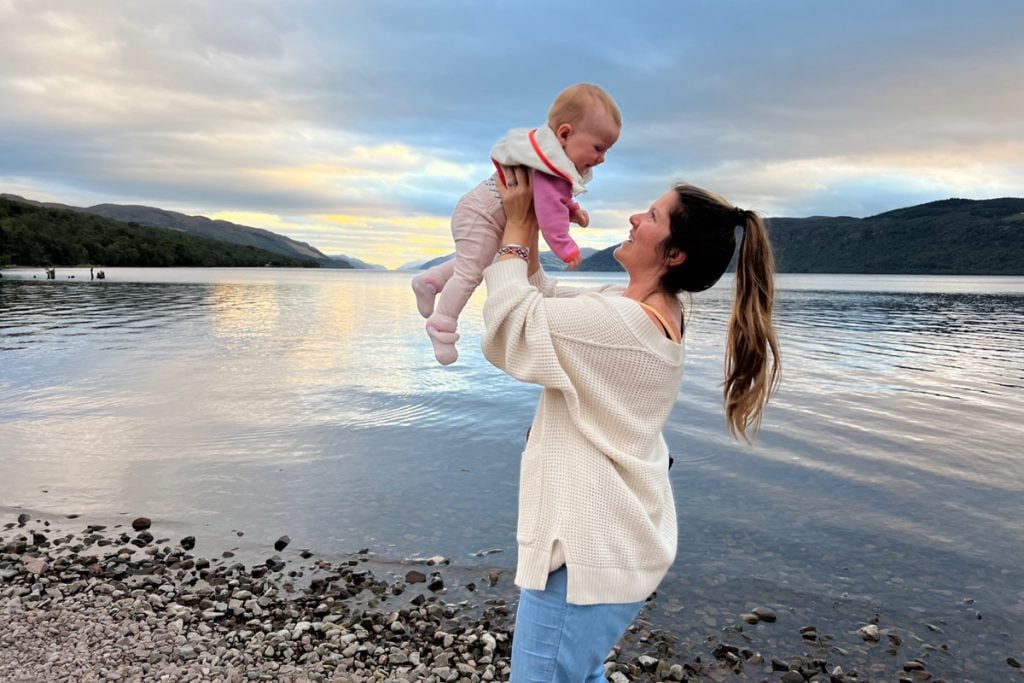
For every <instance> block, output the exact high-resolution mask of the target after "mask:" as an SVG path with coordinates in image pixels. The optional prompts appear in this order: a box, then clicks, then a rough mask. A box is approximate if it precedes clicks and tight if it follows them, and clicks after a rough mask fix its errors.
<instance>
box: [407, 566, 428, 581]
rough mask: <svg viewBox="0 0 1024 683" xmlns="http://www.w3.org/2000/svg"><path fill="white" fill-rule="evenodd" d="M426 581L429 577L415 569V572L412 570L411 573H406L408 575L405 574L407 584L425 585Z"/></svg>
mask: <svg viewBox="0 0 1024 683" xmlns="http://www.w3.org/2000/svg"><path fill="white" fill-rule="evenodd" d="M426 580H427V575H426V574H424V573H423V572H418V571H416V570H415V569H413V570H411V571H409V572H406V574H405V582H406V583H425V582H426Z"/></svg>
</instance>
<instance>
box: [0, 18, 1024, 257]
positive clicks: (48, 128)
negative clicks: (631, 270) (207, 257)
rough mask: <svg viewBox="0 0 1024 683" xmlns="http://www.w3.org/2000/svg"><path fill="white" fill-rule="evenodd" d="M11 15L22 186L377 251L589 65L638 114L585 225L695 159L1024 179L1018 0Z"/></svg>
mask: <svg viewBox="0 0 1024 683" xmlns="http://www.w3.org/2000/svg"><path fill="white" fill-rule="evenodd" d="M541 17H542V19H541ZM0 24H2V25H4V26H6V27H13V30H8V31H7V32H6V33H5V40H4V41H3V42H0V62H2V63H3V65H4V68H3V70H2V72H0V100H2V101H3V102H4V106H3V107H2V108H0V139H2V141H3V144H2V145H0V178H2V179H3V183H4V187H3V188H0V189H3V190H6V191H10V190H11V189H12V188H18V189H19V191H20V193H22V194H27V195H29V196H37V197H39V198H44V197H45V198H50V199H57V200H58V201H65V202H67V203H81V204H90V203H98V202H100V201H111V202H120V203H146V204H155V205H159V206H164V207H166V208H170V209H175V210H179V211H184V212H186V213H203V214H206V215H210V214H214V213H221V212H228V213H231V214H232V215H249V216H250V217H251V220H253V221H255V220H257V219H259V220H265V221H267V222H266V223H265V224H262V227H268V228H271V229H278V230H281V231H286V230H287V231H288V232H286V234H289V235H290V236H292V237H295V238H296V239H302V240H304V241H309V242H311V243H312V244H314V245H315V246H317V247H319V248H321V249H322V250H326V251H340V252H344V253H349V254H352V255H354V256H358V257H360V258H364V259H365V260H368V261H378V262H380V261H382V260H385V259H391V258H392V255H394V254H398V253H402V254H405V253H411V252H412V251H414V250H422V251H423V252H424V253H425V255H429V254H431V253H435V252H437V251H439V250H440V251H442V252H443V251H444V250H446V249H448V244H449V241H450V237H449V235H448V234H447V227H446V226H447V220H448V214H449V213H450V211H451V209H452V207H453V206H454V205H455V203H456V201H457V200H458V198H459V196H460V195H461V194H462V193H464V192H466V191H467V190H469V189H470V188H471V187H472V186H473V185H474V184H476V183H477V182H479V181H480V180H481V179H482V178H483V177H485V176H486V175H487V174H488V173H489V172H490V168H489V164H488V160H487V158H486V153H487V150H488V149H489V148H490V145H491V144H492V143H493V142H494V141H495V140H496V139H497V138H499V137H500V136H501V135H502V134H503V133H504V131H505V130H506V129H508V128H511V127H516V126H524V125H536V124H539V123H541V122H542V121H543V120H544V118H545V115H546V110H547V107H548V106H549V104H550V101H551V99H552V98H553V97H554V95H555V94H556V93H557V92H558V91H559V90H560V89H561V88H562V87H564V86H565V85H567V84H569V83H572V82H575V81H592V82H597V83H600V84H602V85H604V86H605V87H606V88H607V89H608V90H609V91H610V92H611V93H612V94H613V96H614V97H615V98H616V99H617V101H618V102H619V104H620V106H621V108H622V112H623V118H624V123H625V125H624V129H623V134H622V136H621V138H620V142H619V143H618V144H617V145H616V147H615V148H614V149H613V150H612V151H611V153H610V154H609V157H608V162H607V163H606V165H605V166H604V167H602V168H600V169H598V171H597V174H596V178H595V181H594V182H593V183H592V184H591V186H590V192H589V193H588V194H587V195H585V197H584V198H583V203H584V205H585V206H586V207H587V208H588V209H589V210H590V211H591V214H592V216H594V218H595V220H594V227H593V228H590V229H589V230H588V231H580V235H579V237H580V241H581V243H586V244H591V245H594V246H606V244H605V243H606V242H607V243H609V244H610V243H612V242H613V241H616V240H618V239H621V230H622V229H623V227H624V225H626V220H627V218H628V215H629V214H630V213H632V212H634V211H637V210H640V209H642V208H644V207H646V205H647V204H649V203H650V201H652V200H653V199H654V198H655V197H657V196H658V195H659V194H660V193H661V192H663V191H664V190H665V188H666V187H667V186H668V185H669V183H671V182H672V181H674V180H686V181H689V182H694V183H697V184H704V185H707V186H708V187H710V188H711V189H714V190H716V191H718V192H720V193H721V194H723V195H725V196H726V197H729V198H730V199H733V200H734V201H736V202H737V203H740V204H741V205H745V206H751V207H753V208H759V209H761V210H762V211H764V212H766V213H769V214H775V213H785V214H788V215H808V214H810V213H825V214H833V213H834V214H851V215H865V214H868V213H877V212H879V211H882V210H886V209H891V208H896V207H898V206H903V205H908V204H912V203H917V202H921V201H927V200H931V199H939V198H943V197H946V196H951V195H959V196H969V197H976V198H982V197H988V196H998V195H1019V194H1020V188H1021V187H1024V172H1022V169H1021V164H1020V162H1018V161H1017V159H1020V158H1022V156H1021V151H1022V149H1021V141H1022V140H1024V117H1021V116H1020V112H1021V111H1024V41H1021V40H1020V39H1019V35H1018V34H1019V28H1018V27H1019V26H1021V25H1024V4H1021V3H1018V2H1016V1H1015V0H1006V1H1005V2H986V3H980V4H976V5H971V6H967V5H965V4H963V3H959V2H952V1H947V0H937V1H936V2H931V3H929V4H928V7H927V11H924V10H922V9H921V7H920V6H919V5H916V4H893V3H891V2H883V1H881V0H864V1H863V2H859V3H857V4H856V5H847V4H839V3H820V2H813V1H811V0H785V1H783V2H779V3H770V4H767V3H760V2H744V1H740V2H736V3H730V4H721V3H714V4H712V3H704V2H688V3H681V4H677V5H674V6H661V7H651V6H644V5H640V6H629V7H625V6H622V5H621V4H619V3H612V2H610V1H608V0H595V1H594V2H592V3H590V4H588V7H587V11H586V12H580V11H579V8H578V7H575V6H569V5H567V6H561V5H550V4H540V3H537V4H532V3H518V4H511V5H509V4H498V5H481V4H479V3H475V2H470V1H469V0H461V1H460V0H455V1H453V2H446V3H430V4H420V3H407V2H399V1H397V0H380V1H379V2H374V3H357V2H349V1H343V2H327V1H317V0H303V1H302V2H297V3H289V4H288V5H283V4H281V3H275V2H270V1H269V0H251V1H245V2H243V1H242V0H221V1H219V2H217V3H210V2H204V1H201V0H183V1H182V2H178V3H161V2H157V1H156V0H140V1H138V2H131V3H124V2H119V1H116V0H81V1H80V2H76V3H67V2H63V1H61V0H0ZM339 216H344V217H346V218H345V219H344V220H340V219H337V217H339ZM326 217H334V218H326ZM251 224H256V225H259V224H257V223H255V222H253V223H251ZM273 226H276V227H273ZM293 230H294V231H295V232H294V233H293V232H291V231H293ZM382 236H383V238H382ZM395 258H396V259H399V257H398V256H395ZM411 258H412V257H410V258H404V256H403V257H401V259H400V260H410V259H411Z"/></svg>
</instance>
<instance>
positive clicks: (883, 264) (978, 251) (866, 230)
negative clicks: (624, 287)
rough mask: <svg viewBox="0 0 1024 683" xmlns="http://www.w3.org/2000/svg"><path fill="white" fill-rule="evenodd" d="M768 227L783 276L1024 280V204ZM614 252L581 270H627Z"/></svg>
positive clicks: (962, 203) (776, 222) (935, 206)
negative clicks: (1003, 277) (1000, 277)
mask: <svg viewBox="0 0 1024 683" xmlns="http://www.w3.org/2000/svg"><path fill="white" fill-rule="evenodd" d="M767 223H768V229H769V232H770V235H771V241H772V247H773V248H774V250H775V258H776V261H777V264H778V270H779V272H782V273H876V274H882V273H892V274H901V273H905V274H937V275H938V274H942V275H1024V199H1015V198H1007V199H986V200H980V201H975V200H970V199H947V200H943V201H938V202H931V203H928V204H921V205H919V206H912V207H909V208H906V209H897V210H895V211H888V212H886V213H881V214H878V215H877V216H871V217H869V218H850V217H829V216H814V217H811V218H770V219H768V221H767ZM614 250H615V247H610V248H608V249H605V250H603V251H600V252H598V253H596V254H594V255H593V256H591V257H590V258H588V259H586V260H584V262H583V265H582V266H581V268H580V269H581V270H621V266H619V264H618V263H616V262H615V259H614V258H613V257H612V252H613V251H614ZM734 265H735V264H734Z"/></svg>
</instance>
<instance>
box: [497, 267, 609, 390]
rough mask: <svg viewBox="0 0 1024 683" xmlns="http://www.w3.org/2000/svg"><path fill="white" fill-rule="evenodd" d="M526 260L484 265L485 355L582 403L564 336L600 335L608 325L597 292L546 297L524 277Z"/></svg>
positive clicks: (508, 370) (522, 378)
mask: <svg viewBox="0 0 1024 683" xmlns="http://www.w3.org/2000/svg"><path fill="white" fill-rule="evenodd" d="M526 268H527V266H526V262H525V261H521V260H519V259H506V260H503V261H498V262H497V263H494V264H493V265H491V266H489V267H488V268H487V269H486V270H485V271H484V279H485V281H486V282H487V301H486V303H485V304H484V326H485V331H484V336H483V340H482V341H481V348H482V349H483V353H484V357H485V358H487V360H488V361H490V362H491V364H493V365H494V366H495V367H497V368H499V369H501V370H504V371H505V372H506V373H507V374H509V375H511V376H512V377H514V378H516V379H518V380H520V381H522V382H529V383H531V384H539V385H541V386H543V387H545V388H548V389H555V390H558V391H560V392H562V393H563V394H565V398H566V400H567V401H568V402H569V403H570V404H577V403H578V392H577V390H576V388H575V387H574V380H575V379H576V377H575V374H577V373H576V371H577V370H578V368H576V367H575V364H574V363H573V361H572V359H571V358H569V357H567V356H566V355H565V354H564V353H563V352H562V350H561V343H560V341H561V340H564V339H566V338H588V337H593V338H596V337H598V336H600V335H601V334H602V333H604V331H606V330H607V327H608V325H607V320H606V318H607V307H606V306H603V305H602V304H601V303H600V300H599V298H598V297H577V298H574V299H565V298H548V297H545V296H544V295H543V294H542V293H541V292H540V290H538V289H537V288H536V287H534V286H533V285H531V284H530V283H529V281H528V280H527V277H526Z"/></svg>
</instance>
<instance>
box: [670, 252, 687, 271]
mask: <svg viewBox="0 0 1024 683" xmlns="http://www.w3.org/2000/svg"><path fill="white" fill-rule="evenodd" d="M685 260H686V252H685V251H679V250H678V249H676V248H675V247H672V248H671V249H669V250H668V256H667V257H666V258H665V265H667V266H669V267H671V268H675V267H676V266H678V265H680V264H682V262H683V261H685Z"/></svg>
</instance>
